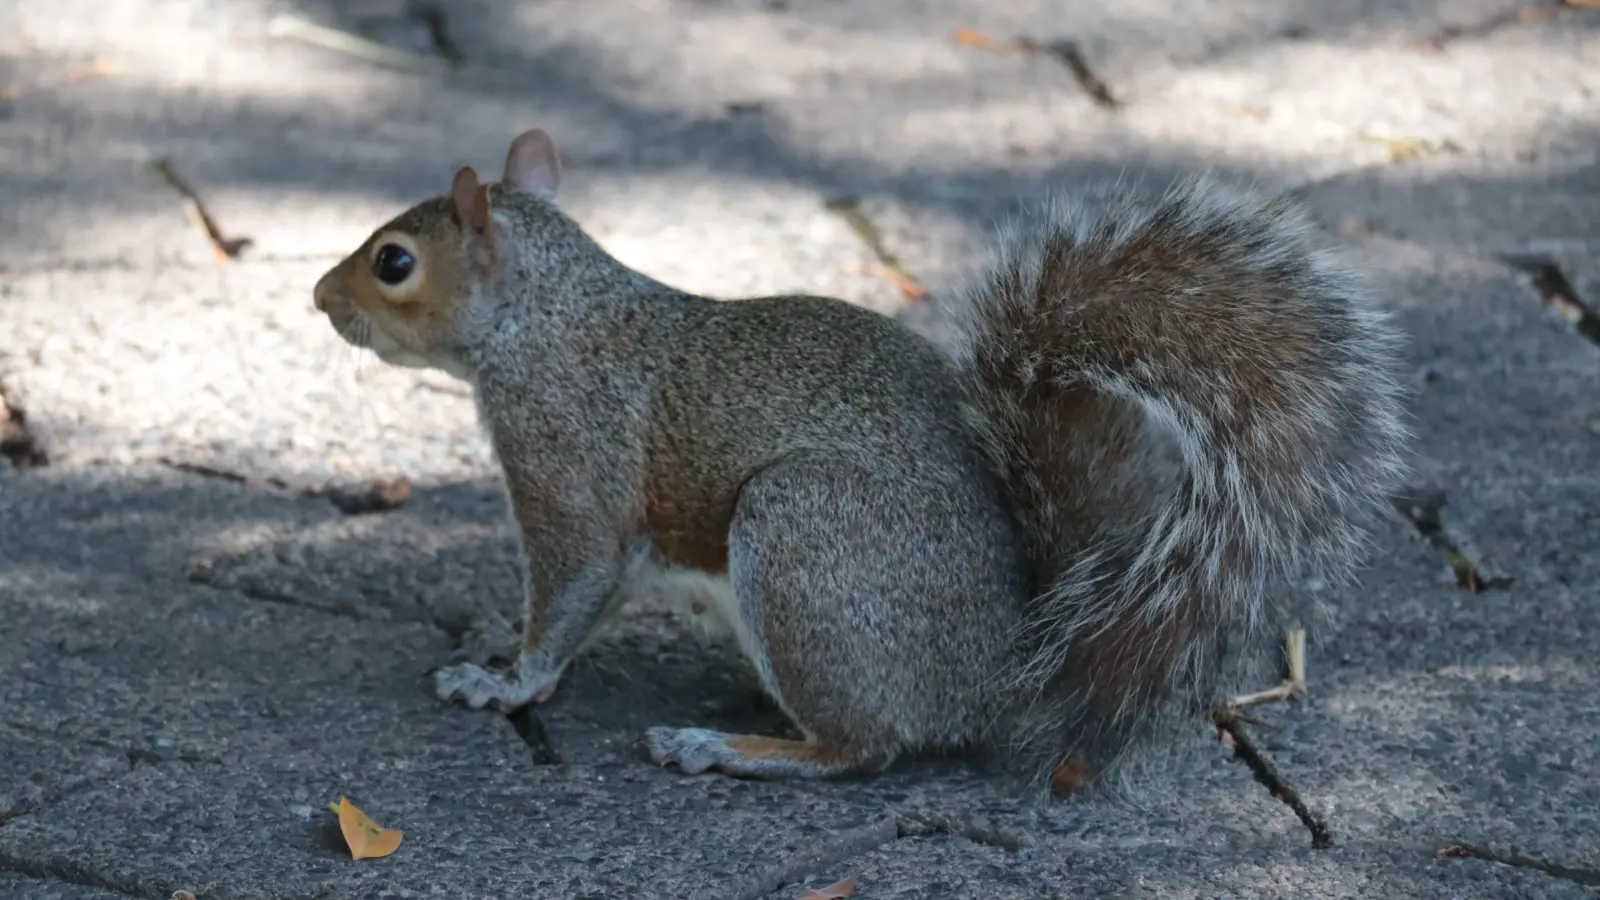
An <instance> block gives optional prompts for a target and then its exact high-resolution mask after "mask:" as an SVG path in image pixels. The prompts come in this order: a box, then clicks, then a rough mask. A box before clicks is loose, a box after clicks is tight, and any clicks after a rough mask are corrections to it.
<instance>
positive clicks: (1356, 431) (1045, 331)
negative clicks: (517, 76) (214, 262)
mask: <svg viewBox="0 0 1600 900" xmlns="http://www.w3.org/2000/svg"><path fill="white" fill-rule="evenodd" d="M1101 196H1102V197H1103V198H1105V199H1104V201H1103V202H1101V203H1099V204H1096V205H1091V204H1089V203H1087V202H1086V201H1082V200H1080V201H1072V200H1066V199H1063V200H1057V201H1055V202H1053V203H1052V204H1050V205H1048V207H1047V208H1046V209H1045V210H1044V211H1043V213H1042V215H1037V216H1034V217H1032V218H1031V219H1027V220H1024V221H1022V222H1020V223H1018V224H1017V225H1016V226H1015V227H1014V228H1013V229H1012V230H1011V232H1010V233H1009V235H1008V236H1007V237H1006V238H1005V240H1004V242H1003V245H1002V252H1001V254H1000V256H999V258H998V260H997V262H996V263H995V264H994V266H993V267H992V269H991V270H990V271H989V273H988V274H987V275H986V276H985V277H984V278H983V279H982V280H981V281H980V282H979V283H978V285H977V286H975V287H974V288H973V289H972V290H970V291H969V292H967V293H966V294H965V295H964V296H962V297H961V298H959V302H958V303H957V305H956V309H955V311H956V312H957V313H959V314H960V316H961V318H962V320H963V322H964V323H965V324H964V332H963V334H964V337H963V340H961V341H960V342H959V343H958V345H957V346H956V347H955V348H954V353H953V355H946V354H945V353H943V352H941V351H939V350H938V349H936V348H934V347H933V346H932V345H931V344H929V343H928V342H926V341H925V340H923V339H922V338H920V337H918V336H916V335H915V334H913V333H912V332H910V331H909V330H907V329H905V328H903V327H901V326H900V325H898V324H896V323H894V322H892V321H890V320H888V319H886V318H883V317H881V316H878V315H876V314H874V313H871V312H867V311H865V310H862V309H859V308H856V307H852V306H849V305H847V304H845V303H843V302H840V301H835V300H829V299H824V298H815V297H774V298H762V299H753V300H745V301H737V302H726V303H719V302H714V301H711V300H707V299H703V298H699V297H694V296H691V295H688V294H685V293H682V292H680V291H676V290H673V289H671V288H669V287H666V286H664V285H661V284H659V283H657V282H654V281H652V280H651V279H649V278H646V277H645V276H643V275H641V274H639V273H637V272H634V271H631V270H629V269H627V268H626V267H625V266H623V265H622V264H621V263H620V262H618V261H617V260H615V259H613V258H612V257H610V256H609V255H607V254H606V253H605V252H604V251H603V250H601V249H600V247H599V246H598V245H596V244H595V243H594V242H593V241H592V240H590V239H589V238H588V236H587V235H585V234H584V233H583V231H582V229H581V228H580V227H579V226H578V225H577V224H576V223H574V222H572V221H571V220H570V219H569V218H568V217H566V216H565V215H564V214H562V213H561V212H560V211H559V210H558V209H557V208H556V207H555V206H554V204H553V203H552V202H550V200H549V199H548V198H547V197H546V196H545V195H543V194H534V193H521V192H518V191H516V190H515V189H513V188H511V187H508V186H507V185H505V184H499V185H495V186H494V187H493V191H492V197H493V204H494V214H493V218H494V227H493V228H492V229H490V232H491V237H490V238H482V239H480V238H478V237H475V236H474V234H473V233H472V232H471V230H470V229H466V228H463V227H462V226H460V225H459V224H456V223H455V221H454V220H452V219H451V218H450V213H449V201H448V200H434V201H429V202H428V203H424V204H420V205H419V206H418V207H415V208H414V209H413V210H411V211H408V212H407V213H406V214H404V215H402V216H400V217H398V218H397V219H396V220H395V221H394V222H392V223H390V225H388V226H386V228H388V229H390V231H391V232H392V231H395V230H399V231H401V232H403V233H406V234H416V235H419V237H418V238H417V240H416V241H415V243H416V244H417V246H418V247H419V248H421V249H419V251H418V252H419V253H427V252H434V253H437V254H440V255H443V256H446V257H448V259H446V260H431V261H430V262H429V265H430V266H431V267H432V268H430V271H446V272H449V273H452V274H451V275H450V278H449V280H448V282H447V283H442V284H441V283H432V284H428V285H424V286H423V287H421V288H419V289H417V296H422V297H433V298H435V299H434V300H430V301H429V302H431V303H436V304H437V305H438V308H439V309H440V310H443V312H440V313H438V314H437V315H434V314H432V313H431V312H430V309H431V308H430V307H426V306H418V305H416V304H413V306H411V307H406V308H405V309H408V310H410V311H409V312H406V313H405V315H408V316H410V318H409V319H406V320H405V321H404V322H401V323H398V324H396V323H394V322H390V321H388V320H389V319H391V318H394V317H398V316H400V315H401V313H400V312H396V311H394V310H390V309H388V308H387V307H384V306H381V305H377V304H374V303H373V302H372V301H370V300H366V299H364V298H367V297H369V296H371V291H366V292H365V293H363V290H365V289H364V288H359V287H352V286H350V283H353V282H354V281H355V280H357V279H358V278H359V277H360V274H361V267H360V265H358V264H354V263H349V262H347V263H345V264H341V268H339V269H336V270H335V271H334V272H332V273H330V275H329V276H328V277H327V278H325V279H324V282H325V283H324V284H322V285H319V287H318V298H319V299H318V302H319V306H323V307H324V308H327V309H329V310H330V313H329V314H330V318H333V317H334V315H335V314H334V312H333V310H335V309H338V310H340V313H339V317H338V318H337V319H336V320H335V321H336V323H347V322H348V321H349V320H350V318H351V317H352V316H354V317H355V318H356V319H357V322H356V325H357V327H354V328H351V327H344V328H342V333H345V334H346V335H351V334H357V335H359V334H364V333H367V334H368V336H367V337H366V338H365V339H364V340H365V341H366V342H367V343H368V345H369V346H373V347H374V348H377V349H379V350H380V353H382V352H384V351H383V348H385V347H389V346H390V345H395V347H396V348H397V349H394V350H393V355H394V356H395V357H396V359H397V361H399V360H401V359H404V360H415V359H424V360H427V361H428V363H429V364H431V365H435V366H437V367H438V368H441V369H444V370H446V371H452V372H457V373H460V374H462V376H463V377H465V378H467V379H468V380H469V381H470V382H471V383H472V384H473V385H474V386H475V388H476V394H477V402H478V406H479V409H480V412H481V415H482V418H483V420H484V423H485V426H486V429H487V431H488V434H489V436H490V439H491V441H492V444H493V446H494V449H495V453H496V457H497V459H498V460H499V461H500V463H501V465H502V467H503V469H504V472H505V477H506V485H507V489H508V491H509V493H510V496H511V501H512V508H513V511H514V515H515V518H516V521H517V523H518V526H519V528H520V530H521V533H522V536H523V548H524V550H525V558H526V562H527V570H526V590H527V603H528V610H527V617H526V621H527V625H526V630H525V633H524V636H523V649H522V655H521V658H520V660H519V662H518V664H517V666H516V669H515V671H513V672H512V673H510V674H508V675H496V674H492V673H489V672H486V671H484V670H482V669H478V668H477V667H476V666H472V665H463V666H455V667H451V668H448V669H444V670H441V672H439V673H438V676H437V685H438V691H439V693H440V695H441V696H442V697H450V698H456V699H461V700H464V701H466V702H467V703H468V704H469V705H471V706H474V707H481V706H483V705H486V704H495V705H497V706H501V707H514V706H518V705H521V704H523V703H526V702H529V701H530V700H533V699H537V698H542V697H543V696H546V695H547V694H548V692H549V691H551V690H553V689H554V687H555V684H556V682H557V681H558V679H559V678H560V675H561V673H562V671H563V670H564V669H565V667H566V665H567V664H568V663H569V662H570V661H571V659H572V657H573V656H574V655H575V654H576V653H577V652H578V651H579V650H580V649H581V648H582V646H583V645H584V644H585V642H586V641H588V640H589V639H590V637H591V636H592V635H593V633H594V631H595V629H596V628H597V627H598V626H599V625H600V624H601V623H602V622H603V621H604V619H605V618H606V617H607V616H609V615H610V614H612V613H613V612H614V611H615V609H616V608H617V607H618V606H619V605H620V602H621V601H622V600H624V599H626V596H627V595H629V594H630V593H632V592H637V591H641V590H677V588H676V587H671V586H675V585H676V586H681V585H684V584H691V583H692V584H693V585H695V587H694V590H693V591H688V590H687V589H685V592H686V593H693V594H694V595H695V596H696V597H699V598H700V599H699V600H697V601H696V602H695V603H694V604H693V606H694V608H695V609H696V611H697V614H698V613H699V612H705V611H706V607H707V606H708V605H709V606H711V607H715V608H716V609H715V610H714V611H715V612H716V613H718V614H719V615H720V616H722V617H723V618H726V619H728V620H730V621H729V624H730V625H731V626H732V627H733V629H734V631H735V632H736V634H737V635H738V637H739V643H740V645H741V646H742V647H743V648H744V650H745V652H746V653H747V655H748V656H749V657H750V660H751V663H752V665H753V666H754V667H755V669H756V671H757V673H758V674H759V675H760V677H761V680H762V682H763V684H764V685H765V686H766V688H767V690H768V691H769V692H771V694H772V695H773V696H774V697H775V698H776V699H777V700H778V702H779V703H780V704H781V705H782V707H783V708H784V709H785V710H786V711H787V712H788V714H789V715H790V716H791V717H792V718H793V719H794V721H795V722H796V724H797V725H798V726H799V727H800V728H801V730H802V731H803V732H804V733H805V735H806V737H807V743H806V744H805V745H804V749H802V750H798V751H796V750H793V748H789V749H786V750H782V751H781V752H778V751H773V752H772V753H768V752H767V750H762V751H761V752H759V753H757V752H755V751H751V750H748V747H750V746H757V745H751V744H741V743H740V741H741V740H745V739H742V738H740V737H739V736H729V735H722V734H719V733H716V732H710V731H706V730H704V729H696V728H691V727H672V728H665V727H664V728H659V729H652V731H651V734H650V735H649V736H648V738H647V741H646V745H647V747H648V748H649V749H650V752H651V754H652V757H653V758H655V759H656V760H657V762H662V763H665V762H676V763H677V764H679V765H680V766H683V767H685V768H689V769H703V768H705V767H707V766H715V767H719V768H722V769H723V770H724V771H728V772H731V773H734V774H745V775H763V776H826V775H837V774H844V773H847V772H859V771H870V770H872V769H875V768H877V767H879V766H881V765H884V764H887V763H888V762H889V761H891V760H892V759H894V758H896V757H897V756H900V755H903V754H907V753H913V752H918V751H923V750H929V749H935V748H955V747H965V746H970V745H975V744H981V745H999V746H1004V747H1011V748H1019V749H1034V750H1039V748H1041V747H1042V748H1043V749H1042V751H1041V752H1042V753H1043V755H1044V756H1045V757H1046V758H1047V759H1048V761H1049V762H1050V763H1051V764H1055V763H1059V762H1061V761H1062V760H1065V759H1069V758H1070V759H1073V760H1077V761H1080V762H1085V763H1088V764H1090V765H1091V769H1092V770H1093V771H1097V772H1104V771H1106V770H1108V769H1114V768H1115V763H1116V762H1117V761H1118V760H1119V759H1120V758H1121V756H1122V755H1123V751H1124V750H1125V749H1126V748H1127V747H1129V746H1131V744H1132V742H1133V741H1134V740H1135V739H1136V738H1138V737H1139V736H1140V735H1141V734H1143V733H1144V732H1145V729H1144V726H1145V725H1146V724H1147V723H1149V722H1151V721H1154V720H1156V719H1158V718H1160V716H1161V715H1162V710H1163V708H1164V707H1165V706H1167V705H1169V704H1168V703H1167V701H1169V700H1171V699H1174V698H1187V699H1188V700H1189V701H1190V702H1189V703H1188V704H1187V705H1186V706H1185V707H1184V708H1185V709H1187V710H1189V711H1191V712H1192V711H1193V710H1194V708H1195V704H1197V703H1203V702H1205V701H1206V700H1207V699H1208V698H1207V696H1206V692H1207V691H1209V690H1210V689H1211V678H1210V677H1209V676H1210V674H1211V672H1212V671H1213V659H1212V654H1213V652H1214V651H1216V650H1218V649H1220V646H1221V641H1222V638H1223V636H1224V634H1225V632H1226V631H1227V629H1229V628H1230V627H1233V626H1235V625H1239V624H1245V625H1248V624H1249V623H1250V622H1251V621H1252V620H1253V619H1254V618H1255V617H1256V615H1257V614H1258V611H1259V610H1260V609H1261V607H1262V604H1263V591H1264V589H1265V587H1266V585H1267V584H1268V583H1269V582H1270V581H1271V580H1272V579H1273V578H1276V577H1279V576H1281V575H1283V574H1286V573H1288V572H1290V571H1291V570H1296V569H1299V568H1303V567H1304V566H1307V565H1310V566H1313V567H1314V568H1316V569H1317V570H1318V571H1320V572H1321V573H1322V574H1323V575H1324V576H1325V577H1335V576H1340V575H1343V574H1346V573H1348V571H1349V570H1350V569H1351V568H1352V567H1353V563H1354V557H1355V553H1356V551H1357V548H1358V547H1359V543H1360V537H1361V525H1362V523H1361V519H1362V517H1363V515H1364V513H1365V512H1366V511H1367V510H1368V509H1369V508H1370V507H1372V506H1373V503H1374V501H1375V500H1376V499H1377V497H1378V495H1379V494H1380V492H1382V491H1383V490H1385V489H1386V487H1387V486H1388V485H1389V484H1390V483H1391V482H1392V481H1393V479H1394V477H1395V474H1396V472H1397V471H1398V468H1399V462H1398V459H1399V456H1398V454H1399V450H1400V447H1401V443H1402V440H1403V438H1404V429H1403V427H1402V426H1401V424H1400V412H1399V401H1398V393H1399V389H1398V386H1397V382H1396V380H1395V379H1394V376H1393V372H1392V368H1393V363H1394V353H1395V350H1394V345H1395V338H1394V335H1393V333H1392V332H1391V331H1390V330H1389V328H1388V326H1387V324H1386V323H1385V322H1384V321H1383V319H1382V317H1381V316H1379V314H1378V313H1377V312H1376V311H1375V310H1374V308H1373V307H1372V306H1371V304H1370V303H1369V301H1368V300H1367V298H1366V295H1365V294H1364V293H1363V292H1362V291H1361V290H1360V289H1359V288H1358V286H1357V285H1356V283H1355V282H1354V280H1353V279H1352V278H1351V277H1350V276H1348V275H1347V274H1345V273H1344V272H1343V271H1342V270H1341V269H1340V268H1339V267H1338V266H1337V265H1335V264H1334V263H1332V262H1331V261H1330V260H1328V259H1327V258H1325V257H1323V256H1321V255H1318V254H1317V253H1316V252H1314V251H1313V250H1312V249H1311V248H1310V246H1309V244H1308V234H1309V226H1308V225H1307V223H1306V220H1305V218H1304V216H1303V215H1302V214H1301V213H1300V212H1299V211H1298V210H1295V209H1293V208H1292V207H1290V206H1289V205H1288V204H1286V203H1283V202H1281V201H1263V200H1260V199H1258V198H1254V197H1251V196H1249V195H1247V194H1242V193H1235V192H1233V191H1230V190H1228V189H1226V188H1223V187H1221V186H1220V185H1217V184H1214V183H1210V182H1196V183H1193V184H1190V185H1187V186H1183V187H1180V188H1178V189H1176V190H1174V191H1173V192H1171V193H1169V194H1168V195H1166V196H1165V197H1163V198H1161V199H1159V200H1157V201H1153V202H1150V201H1138V200H1136V199H1134V198H1133V195H1132V194H1131V193H1129V192H1127V191H1123V190H1121V189H1120V188H1117V189H1111V190H1106V189H1104V188H1102V189H1101ZM381 233H383V232H382V230H380V232H379V234H381ZM369 245H370V242H369ZM430 248H432V249H431V251H430ZM364 252H367V248H363V250H361V251H357V254H353V255H352V259H356V260H358V262H359V258H360V255H361V254H362V253H364ZM341 284H343V286H342V287H341ZM357 297H360V298H363V299H362V300H359V301H358V300H356V299H351V298H357ZM353 306H360V307H362V310H363V311H361V312H349V311H347V309H346V308H347V307H350V308H353ZM419 309H420V310H421V312H418V310H419ZM363 317H365V318H363ZM369 319H370V324H371V326H372V327H368V320H369ZM1180 326H1181V327H1180ZM373 328H376V329H377V330H379V331H383V332H384V333H385V334H386V335H388V337H386V338H385V339H384V340H383V341H376V340H373V338H372V337H371V336H370V333H369V332H370V331H371V330H373ZM363 329H365V331H363ZM349 339H354V338H349ZM693 570H701V571H702V575H701V576H699V577H690V574H689V573H691V572H692V571H693ZM706 598H711V599H710V600H707V599H706ZM1108 636H1109V637H1108ZM1112 638H1114V639H1112ZM673 724H674V725H676V726H688V725H693V723H673ZM741 746H744V747H747V749H746V750H741V749H739V748H740V747H741ZM760 746H761V747H766V746H767V745H760ZM791 751H792V752H791ZM785 754H788V755H785Z"/></svg>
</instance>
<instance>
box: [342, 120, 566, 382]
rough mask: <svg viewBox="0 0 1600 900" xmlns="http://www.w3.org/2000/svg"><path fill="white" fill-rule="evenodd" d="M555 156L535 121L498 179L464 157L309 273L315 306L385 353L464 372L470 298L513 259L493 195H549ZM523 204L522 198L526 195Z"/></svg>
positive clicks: (362, 343) (391, 359) (555, 177)
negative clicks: (317, 275)
mask: <svg viewBox="0 0 1600 900" xmlns="http://www.w3.org/2000/svg"><path fill="white" fill-rule="evenodd" d="M560 178H561V164H560V161H559V157H558V156H557V155H556V148H555V144H554V142H552V141H551V139H550V136H549V135H547V134H546V133H545V132H543V131H541V130H539V129H532V130H530V131H526V132H523V133H522V134H521V135H518V136H517V138H516V139H515V140H513V141H512V142H511V149H510V150H509V151H508V152H507V153H506V165H505V172H504V174H503V175H502V176H501V179H500V181H498V182H492V183H482V182H479V181H478V174H477V173H476V172H475V171H473V169H472V167H471V166H465V167H463V168H462V169H461V170H460V171H458V172H457V173H456V177H455V181H454V183H453V184H452V185H451V188H450V193H449V194H448V195H446V196H443V197H435V198H433V199H431V200H426V201H423V202H422V203H419V204H417V205H415V206H413V207H411V208H410V209H408V210H406V211H405V212H403V213H401V214H400V215H398V216H396V217H395V218H394V219H392V220H390V221H389V222H388V223H386V224H385V225H383V226H382V227H380V228H379V229H378V230H377V231H374V232H373V233H372V235H371V236H370V237H368V238H367V240H366V242H365V243H363V244H362V245H361V247H360V248H358V249H357V250H356V251H355V252H354V253H351V254H350V255H349V256H347V257H345V258H344V259H343V260H342V261H341V262H339V264H338V265H336V266H334V267H333V268H332V269H329V270H328V272H327V273H326V274H324V275H323V276H322V278H321V279H320V280H318V281H317V286H316V288H315V290H314V293H313V296H314V299H315V303H316V307H317V309H318V310H320V311H322V312H323V313H324V314H326V315H327V317H328V322H329V323H330V324H331V325H332V326H333V328H334V330H335V331H337V332H338V333H339V335H340V337H342V338H344V340H345V341H346V342H348V343H350V344H352V345H354V346H357V347H366V348H369V349H371V350H372V351H373V352H375V353H376V354H377V355H378V358H380V359H382V360H383V361H385V362H388V363H392V364H394V365H400V366H410V367H416V368H435V369H441V370H443V371H446V372H449V373H451V374H454V375H457V376H459V377H467V372H468V368H469V367H468V366H467V364H466V362H465V361H464V360H463V359H462V358H461V352H460V350H461V347H460V345H461V334H462V331H463V328H464V327H466V326H468V325H469V324H470V323H469V322H468V320H469V319H471V318H472V310H473V308H474V303H475V301H476V300H478V299H479V298H480V297H481V295H483V294H484V293H486V292H493V291H495V289H496V288H497V286H498V285H499V284H500V283H501V282H502V281H503V280H504V279H505V277H506V276H507V274H508V273H509V272H510V271H511V270H512V267H513V264H514V263H515V254H516V249H517V248H516V246H515V243H516V238H517V235H514V234H509V233H508V231H510V230H511V228H510V225H511V223H510V222H508V220H507V219H506V218H505V217H504V216H500V217H497V216H496V215H495V212H496V210H495V207H494V204H495V202H496V201H497V200H498V201H501V202H504V201H507V200H512V199H516V200H525V199H526V198H516V197H514V196H513V195H515V194H525V195H533V196H534V197H538V198H541V199H542V200H545V201H548V200H550V199H553V198H554V196H555V190H556V186H557V184H558V183H559V182H560ZM524 205H525V204H524Z"/></svg>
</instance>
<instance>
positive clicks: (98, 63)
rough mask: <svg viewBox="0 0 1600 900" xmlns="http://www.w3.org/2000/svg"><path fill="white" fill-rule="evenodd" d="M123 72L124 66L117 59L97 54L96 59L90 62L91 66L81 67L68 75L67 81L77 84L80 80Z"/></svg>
mask: <svg viewBox="0 0 1600 900" xmlns="http://www.w3.org/2000/svg"><path fill="white" fill-rule="evenodd" d="M121 73H122V66H121V64H119V63H118V62H117V61H116V60H114V59H107V58H106V57H104V56H96V57H95V58H94V61H93V62H91V63H90V64H89V68H87V69H80V70H78V71H76V72H73V73H71V74H70V75H68V76H67V83H68V84H77V83H78V82H80V81H88V80H89V79H91V78H98V77H100V76H102V75H120V74H121Z"/></svg>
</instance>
